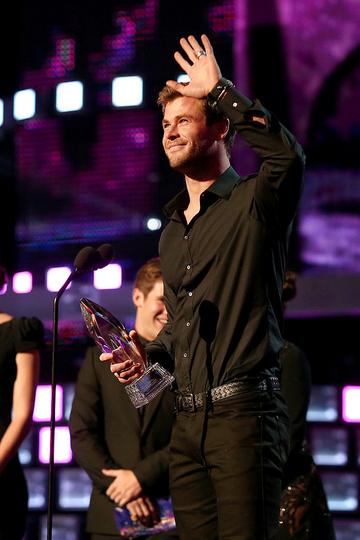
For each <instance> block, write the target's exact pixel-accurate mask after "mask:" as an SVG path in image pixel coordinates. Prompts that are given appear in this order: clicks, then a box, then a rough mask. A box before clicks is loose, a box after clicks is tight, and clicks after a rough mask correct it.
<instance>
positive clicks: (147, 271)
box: [134, 257, 162, 298]
mask: <svg viewBox="0 0 360 540" xmlns="http://www.w3.org/2000/svg"><path fill="white" fill-rule="evenodd" d="M161 279H162V273H161V268H160V259H159V257H153V258H152V259H149V260H148V261H147V262H146V263H145V264H143V265H142V266H141V268H139V270H138V271H137V274H136V277H135V283H134V287H136V288H138V289H140V291H141V292H142V293H143V295H144V296H145V298H146V297H147V295H148V294H149V292H150V291H151V290H152V288H153V287H154V285H155V283H156V282H157V281H159V280H161Z"/></svg>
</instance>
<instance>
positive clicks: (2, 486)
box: [0, 267, 44, 540]
mask: <svg viewBox="0 0 360 540" xmlns="http://www.w3.org/2000/svg"><path fill="white" fill-rule="evenodd" d="M7 281H8V277H7V273H6V270H5V269H4V268H2V267H0V291H1V290H3V289H4V287H5V286H6V284H7ZM0 298H1V297H0ZM0 305H1V300H0ZM43 339H44V328H43V325H42V323H41V321H40V320H39V319H37V318H36V317H13V316H12V315H9V314H8V313H4V312H2V311H0V516H1V517H0V540H22V538H23V536H24V533H25V529H26V517H27V511H28V491H27V485H26V479H25V475H24V472H23V470H22V467H21V465H20V462H19V458H18V450H19V447H20V445H21V443H22V442H23V440H24V439H25V437H26V436H27V434H28V433H29V431H30V428H31V424H32V414H33V408H34V400H35V391H36V385H37V383H38V377H39V367H40V351H41V349H42V347H43Z"/></svg>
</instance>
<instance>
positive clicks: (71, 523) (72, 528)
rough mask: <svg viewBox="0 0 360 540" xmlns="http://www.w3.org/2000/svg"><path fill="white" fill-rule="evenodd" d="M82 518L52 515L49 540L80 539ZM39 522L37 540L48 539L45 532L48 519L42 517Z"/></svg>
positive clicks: (68, 515) (69, 515)
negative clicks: (50, 539)
mask: <svg viewBox="0 0 360 540" xmlns="http://www.w3.org/2000/svg"><path fill="white" fill-rule="evenodd" d="M81 518H82V516H79V515H71V514H54V516H53V520H52V529H51V538H52V539H53V540H78V539H79V538H80V521H81ZM39 520H40V536H39V537H37V538H39V540H47V539H48V538H49V535H48V532H47V525H48V518H47V516H45V515H43V516H41V517H40V518H39ZM82 538H83V536H82Z"/></svg>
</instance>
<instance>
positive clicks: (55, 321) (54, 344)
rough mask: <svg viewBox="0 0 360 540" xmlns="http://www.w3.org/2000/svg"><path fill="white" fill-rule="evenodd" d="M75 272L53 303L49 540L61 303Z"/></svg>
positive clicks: (48, 531) (52, 495) (52, 502)
mask: <svg viewBox="0 0 360 540" xmlns="http://www.w3.org/2000/svg"><path fill="white" fill-rule="evenodd" d="M77 273H78V272H77V269H75V270H73V271H72V272H71V274H70V275H69V277H68V278H67V280H66V281H65V283H64V285H63V286H62V287H61V289H59V291H58V292H57V294H56V296H55V298H54V301H53V340H52V357H51V413H50V450H49V451H50V455H49V481H48V513H47V540H51V538H52V522H53V505H54V472H55V468H54V449H55V405H56V353H57V346H58V323H59V301H60V298H61V297H62V295H63V293H64V291H65V289H66V287H67V286H68V285H69V283H70V282H71V281H72V280H73V279H74V277H75V275H77Z"/></svg>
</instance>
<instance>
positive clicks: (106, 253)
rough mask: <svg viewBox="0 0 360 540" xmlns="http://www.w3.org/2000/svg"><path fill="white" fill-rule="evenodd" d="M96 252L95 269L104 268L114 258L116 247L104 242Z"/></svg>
mask: <svg viewBox="0 0 360 540" xmlns="http://www.w3.org/2000/svg"><path fill="white" fill-rule="evenodd" d="M96 254H97V257H96V261H95V265H94V270H98V269H99V268H104V267H105V266H107V265H108V264H109V263H110V262H111V261H112V260H113V257H114V248H113V247H112V245H111V244H102V245H101V246H99V247H98V248H97V250H96Z"/></svg>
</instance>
